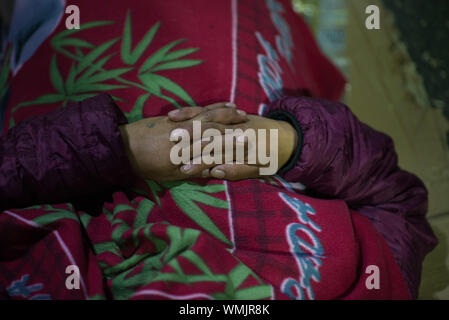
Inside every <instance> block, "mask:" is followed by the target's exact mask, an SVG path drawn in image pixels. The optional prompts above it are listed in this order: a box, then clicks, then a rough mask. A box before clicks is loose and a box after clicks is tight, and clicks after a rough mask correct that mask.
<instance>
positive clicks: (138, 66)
mask: <svg viewBox="0 0 449 320" xmlns="http://www.w3.org/2000/svg"><path fill="white" fill-rule="evenodd" d="M113 23H114V22H113V21H92V22H88V23H85V24H83V25H81V27H80V29H72V30H64V31H62V32H59V33H58V34H56V35H55V36H54V37H53V38H52V39H51V45H52V48H53V49H54V50H55V52H56V53H55V54H54V55H53V56H52V58H51V61H50V63H49V77H50V80H51V84H52V86H53V88H54V90H55V91H54V92H51V93H48V94H44V95H42V96H39V97H37V98H36V99H34V100H32V101H25V102H21V103H20V104H18V105H16V106H15V107H13V108H12V113H13V115H14V113H15V112H16V111H17V110H19V109H20V108H23V107H26V106H33V105H39V104H50V103H62V105H63V106H65V105H67V103H69V102H77V101H81V100H84V99H88V98H91V97H93V96H95V95H97V94H99V93H101V92H104V91H112V90H119V89H127V88H138V89H140V90H142V94H141V95H140V96H139V97H138V98H137V100H136V102H135V104H134V107H133V109H132V110H131V111H130V112H125V115H126V116H127V118H128V120H129V121H131V122H133V121H137V120H140V119H142V116H143V107H144V105H145V103H146V102H147V101H148V99H149V98H150V97H152V96H154V97H155V98H159V99H163V100H165V101H167V102H169V103H170V104H172V105H173V106H175V107H177V108H180V107H181V105H180V104H179V103H178V102H177V101H176V98H178V99H181V100H182V101H183V102H185V103H186V104H187V105H190V106H193V105H195V101H194V100H193V99H192V97H191V96H190V95H189V94H188V93H187V92H186V91H185V90H184V89H183V88H182V87H181V86H180V85H179V84H177V83H175V82H174V81H172V80H170V79H169V78H167V77H166V76H164V75H162V74H161V73H163V72H164V71H165V70H173V69H183V68H190V67H193V66H196V65H199V64H200V63H202V62H203V60H199V59H184V58H185V57H186V56H188V55H190V54H192V53H194V52H196V51H198V50H199V48H184V49H179V50H174V49H175V47H176V46H177V45H179V44H181V43H183V42H185V41H186V39H178V40H175V41H172V42H169V43H168V44H166V45H165V46H163V47H162V48H159V49H156V50H155V51H154V53H153V54H151V55H150V56H148V57H147V58H146V59H142V58H143V56H144V53H147V52H148V48H149V47H150V45H151V43H152V41H153V39H154V38H155V37H157V36H158V33H161V31H159V29H161V25H162V23H161V22H157V23H155V24H154V25H153V26H152V27H151V28H150V29H149V30H148V31H147V33H146V34H145V35H144V36H143V38H142V39H141V40H140V42H138V43H137V44H136V45H135V47H134V49H133V39H132V16H131V12H130V11H128V13H127V16H126V21H125V26H124V30H123V34H122V35H121V37H116V38H113V39H110V40H107V41H105V42H103V43H101V44H98V45H96V44H93V43H90V42H88V41H86V40H84V39H82V38H79V37H76V36H77V33H79V32H81V31H85V30H88V29H92V28H100V27H107V26H109V25H111V24H113ZM119 42H120V52H116V51H113V48H114V46H115V45H116V44H117V43H119ZM118 53H119V54H120V57H121V60H122V62H123V63H124V66H123V67H121V68H115V69H107V68H106V67H105V65H106V64H107V62H108V61H109V60H110V59H111V58H112V57H113V56H114V55H116V54H118ZM60 56H62V57H64V58H68V59H70V60H72V64H71V67H70V70H69V71H68V73H67V74H66V75H63V74H62V72H61V70H60V67H59V65H58V60H60V59H59V57H60ZM132 72H135V73H137V78H138V79H139V82H135V81H130V80H127V79H125V78H124V76H125V75H128V74H130V73H132ZM114 94H116V91H114ZM125 96H126V95H125ZM113 98H114V99H115V100H118V101H124V99H123V98H120V97H118V96H113ZM13 119H14V117H13V116H12V117H11V122H10V127H12V126H14V125H15V123H14V120H13Z"/></svg>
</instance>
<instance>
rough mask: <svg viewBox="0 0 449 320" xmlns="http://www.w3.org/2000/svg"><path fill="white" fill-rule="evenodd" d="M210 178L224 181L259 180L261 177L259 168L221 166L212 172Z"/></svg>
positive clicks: (232, 164)
mask: <svg viewBox="0 0 449 320" xmlns="http://www.w3.org/2000/svg"><path fill="white" fill-rule="evenodd" d="M210 176H211V177H212V178H215V179H224V180H232V181H237V180H243V179H252V178H258V177H259V176H260V173H259V167H258V166H256V165H247V164H237V163H229V164H221V165H218V166H215V167H214V168H212V169H211V170H210Z"/></svg>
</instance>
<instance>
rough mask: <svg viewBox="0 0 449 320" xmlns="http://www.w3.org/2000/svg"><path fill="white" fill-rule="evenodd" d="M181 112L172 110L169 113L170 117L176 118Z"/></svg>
mask: <svg viewBox="0 0 449 320" xmlns="http://www.w3.org/2000/svg"><path fill="white" fill-rule="evenodd" d="M178 112H179V110H172V111H170V112H169V113H168V115H169V116H175V115H176V114H177V113H178Z"/></svg>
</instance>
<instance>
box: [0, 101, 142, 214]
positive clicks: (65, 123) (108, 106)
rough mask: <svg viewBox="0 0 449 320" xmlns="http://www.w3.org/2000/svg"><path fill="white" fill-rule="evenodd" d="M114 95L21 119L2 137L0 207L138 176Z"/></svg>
mask: <svg viewBox="0 0 449 320" xmlns="http://www.w3.org/2000/svg"><path fill="white" fill-rule="evenodd" d="M125 123H126V118H125V117H124V115H123V114H122V112H121V111H120V110H119V109H118V107H117V106H115V104H114V103H113V101H112V99H111V98H110V97H109V96H108V95H101V96H97V97H95V98H92V99H88V100H85V101H83V102H79V103H76V104H74V105H71V106H68V107H66V108H64V109H62V108H61V109H58V110H57V111H55V112H52V113H49V114H45V115H41V116H38V117H35V118H31V119H27V120H24V121H22V122H20V123H19V124H18V125H17V126H16V127H14V128H13V129H11V130H10V131H8V133H7V134H6V135H5V136H3V137H2V138H1V139H0V175H1V178H0V208H1V209H7V208H12V207H24V206H28V205H33V204H38V203H46V202H48V203H55V202H63V201H68V200H72V199H76V198H79V197H82V196H88V195H90V194H92V193H96V192H99V191H104V190H106V189H109V188H113V187H118V186H126V185H129V184H131V183H132V181H133V180H134V175H133V171H132V169H131V167H130V164H129V161H128V158H127V155H126V152H125V147H124V145H123V141H122V137H121V134H120V130H119V126H120V125H122V124H125Z"/></svg>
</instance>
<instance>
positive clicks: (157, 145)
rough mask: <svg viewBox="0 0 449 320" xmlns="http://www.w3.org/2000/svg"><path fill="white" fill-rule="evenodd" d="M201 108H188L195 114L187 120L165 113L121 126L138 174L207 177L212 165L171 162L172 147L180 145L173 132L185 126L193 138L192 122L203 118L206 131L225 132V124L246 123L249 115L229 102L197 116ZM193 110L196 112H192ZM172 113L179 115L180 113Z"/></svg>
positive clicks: (167, 177) (166, 178) (158, 177)
mask: <svg viewBox="0 0 449 320" xmlns="http://www.w3.org/2000/svg"><path fill="white" fill-rule="evenodd" d="M198 108H200V107H188V108H184V109H185V111H184V113H187V114H189V115H192V117H191V118H190V117H189V119H188V120H185V121H179V122H173V121H171V120H170V119H169V118H168V117H166V116H162V117H152V118H146V119H142V120H140V121H137V122H133V123H130V124H126V125H123V126H121V127H120V131H121V134H122V138H123V141H124V144H125V148H126V150H127V154H128V158H129V160H130V163H131V166H132V168H133V170H134V172H135V173H136V175H137V176H139V177H141V178H145V179H151V180H154V181H172V180H183V179H188V178H194V177H207V175H206V176H204V172H206V171H205V170H207V169H208V168H210V167H211V165H205V164H201V165H200V166H199V167H198V166H197V167H196V169H197V170H195V171H193V172H192V171H191V170H190V171H189V170H186V169H187V168H188V166H187V167H186V166H183V165H182V164H181V165H174V164H173V163H172V162H171V160H170V150H171V148H172V147H173V146H174V145H175V144H176V142H174V141H170V134H171V133H172V131H174V130H175V129H185V130H187V131H188V132H189V133H190V136H191V137H192V129H193V125H192V122H193V121H194V120H201V130H202V132H203V131H204V130H206V129H209V128H215V129H218V130H220V132H222V133H224V132H223V130H224V127H223V126H222V125H221V124H235V123H242V122H245V121H246V120H247V118H246V113H244V112H241V111H239V110H237V109H236V108H235V107H227V106H226V103H217V104H213V105H210V106H207V107H205V108H201V110H207V112H202V113H201V114H197V115H193V113H195V112H196V111H198ZM190 109H191V110H190ZM175 111H176V110H175ZM190 111H192V113H189V112H190ZM171 114H176V112H172V113H171ZM172 140H173V139H172ZM207 172H208V170H207Z"/></svg>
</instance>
